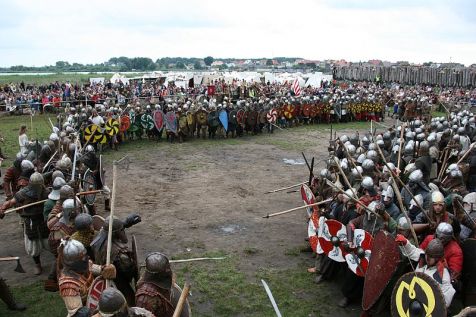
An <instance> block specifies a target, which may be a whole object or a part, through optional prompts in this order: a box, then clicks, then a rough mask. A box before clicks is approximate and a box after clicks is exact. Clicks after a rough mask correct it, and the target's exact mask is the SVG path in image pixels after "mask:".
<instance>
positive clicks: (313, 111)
mask: <svg viewBox="0 0 476 317" xmlns="http://www.w3.org/2000/svg"><path fill="white" fill-rule="evenodd" d="M309 116H310V117H311V118H315V117H316V116H317V107H316V106H315V105H312V106H311V109H310V111H309Z"/></svg>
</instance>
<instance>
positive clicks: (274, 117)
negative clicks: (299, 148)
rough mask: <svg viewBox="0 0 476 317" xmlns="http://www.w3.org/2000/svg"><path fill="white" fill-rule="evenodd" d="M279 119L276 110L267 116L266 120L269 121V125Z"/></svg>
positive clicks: (269, 112) (272, 110)
mask: <svg viewBox="0 0 476 317" xmlns="http://www.w3.org/2000/svg"><path fill="white" fill-rule="evenodd" d="M277 119H278V111H276V109H271V110H270V111H268V113H267V114H266V120H268V122H269V123H275V122H276V120H277Z"/></svg>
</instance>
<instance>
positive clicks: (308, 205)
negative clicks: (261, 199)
mask: <svg viewBox="0 0 476 317" xmlns="http://www.w3.org/2000/svg"><path fill="white" fill-rule="evenodd" d="M332 200H333V199H332V198H329V199H326V200H323V201H320V202H317V203H313V204H304V205H303V206H299V207H295V208H291V209H288V210H284V211H280V212H275V213H272V214H267V215H266V216H263V218H271V217H275V216H279V215H284V214H287V213H290V212H292V211H296V210H299V209H304V208H307V207H312V206H320V205H323V204H327V203H329V202H331V201H332Z"/></svg>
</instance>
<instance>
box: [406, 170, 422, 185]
mask: <svg viewBox="0 0 476 317" xmlns="http://www.w3.org/2000/svg"><path fill="white" fill-rule="evenodd" d="M408 179H409V180H410V181H412V182H414V183H418V182H421V180H422V179H423V173H422V171H421V170H419V169H417V170H414V171H413V172H411V173H410V176H409V177H408Z"/></svg>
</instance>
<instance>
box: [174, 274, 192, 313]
mask: <svg viewBox="0 0 476 317" xmlns="http://www.w3.org/2000/svg"><path fill="white" fill-rule="evenodd" d="M189 292H190V284H189V283H188V282H185V285H184V287H183V291H182V294H180V298H179V301H178V303H177V306H175V311H174V314H173V316H172V317H180V315H181V314H182V310H183V306H184V305H185V303H186V300H187V297H188V294H189Z"/></svg>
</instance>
